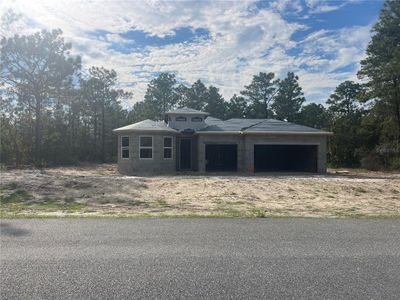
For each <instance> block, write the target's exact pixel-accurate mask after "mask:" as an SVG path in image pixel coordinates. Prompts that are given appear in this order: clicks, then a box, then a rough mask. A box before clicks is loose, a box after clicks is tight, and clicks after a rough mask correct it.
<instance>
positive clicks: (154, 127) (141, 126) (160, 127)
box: [113, 119, 177, 133]
mask: <svg viewBox="0 0 400 300" xmlns="http://www.w3.org/2000/svg"><path fill="white" fill-rule="evenodd" d="M113 131H114V132H121V131H166V132H174V133H177V131H176V130H174V129H172V128H170V127H168V126H167V125H166V124H165V123H164V122H163V121H157V122H156V121H152V120H148V119H147V120H144V121H141V122H137V123H134V124H130V125H127V126H124V127H120V128H117V129H114V130H113Z"/></svg>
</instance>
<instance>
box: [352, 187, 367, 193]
mask: <svg viewBox="0 0 400 300" xmlns="http://www.w3.org/2000/svg"><path fill="white" fill-rule="evenodd" d="M354 191H355V192H357V193H368V191H367V190H366V189H364V188H362V187H356V188H354Z"/></svg>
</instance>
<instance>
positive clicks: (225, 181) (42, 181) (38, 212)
mask: <svg viewBox="0 0 400 300" xmlns="http://www.w3.org/2000/svg"><path fill="white" fill-rule="evenodd" d="M0 192H1V216H2V217H13V216H14V217H15V216H65V215H68V216H232V217H268V216H274V217H280V216H293V217H400V173H386V172H385V173H384V172H368V171H362V170H347V171H346V170H329V172H328V174H326V175H302V174H296V175H293V174H292V175H290V174H274V175H272V174H258V175H255V176H251V175H249V176H244V175H239V176H238V175H234V174H208V175H207V176H205V175H192V174H190V175H189V174H186V175H176V176H154V177H133V176H122V175H120V174H118V172H117V170H116V166H115V165H110V164H104V165H88V166H81V167H60V168H48V169H43V170H37V169H34V170H8V171H2V172H1V182H0Z"/></svg>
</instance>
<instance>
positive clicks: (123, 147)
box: [121, 135, 131, 160]
mask: <svg viewBox="0 0 400 300" xmlns="http://www.w3.org/2000/svg"><path fill="white" fill-rule="evenodd" d="M123 138H128V146H122V139H123ZM130 145H131V139H130V138H129V135H121V159H124V160H127V159H130V158H131V150H130ZM122 150H128V153H129V155H128V157H123V156H122Z"/></svg>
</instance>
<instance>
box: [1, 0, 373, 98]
mask: <svg viewBox="0 0 400 300" xmlns="http://www.w3.org/2000/svg"><path fill="white" fill-rule="evenodd" d="M306 4H307V6H308V7H309V9H311V10H313V11H315V12H317V11H318V10H319V11H321V10H324V9H326V8H323V5H324V2H322V1H318V0H307V1H306ZM7 7H12V8H13V9H14V10H15V11H17V12H21V13H22V14H23V15H24V16H25V17H24V19H23V24H22V25H21V24H19V28H18V32H19V33H24V32H32V30H34V28H47V29H52V28H61V29H62V30H63V31H64V36H65V38H66V39H67V40H69V41H71V42H72V44H73V46H74V48H73V54H79V55H82V59H83V63H84V65H85V66H92V65H97V66H104V67H105V68H113V69H115V70H116V71H117V73H118V75H119V80H120V82H121V87H126V88H127V89H131V90H132V91H133V94H134V97H133V102H136V101H139V100H141V99H143V95H144V92H145V89H146V84H147V83H148V81H150V80H151V79H152V74H154V73H158V72H176V73H177V76H178V79H179V80H182V81H185V82H194V81H195V80H197V79H199V78H200V79H201V80H203V81H204V82H205V83H207V84H213V85H215V86H217V87H218V88H220V90H221V92H222V93H223V95H224V96H225V98H226V99H229V98H230V97H231V96H232V95H233V93H238V92H239V91H240V90H241V89H242V88H243V86H244V85H247V84H248V83H249V82H250V81H251V78H252V76H253V75H254V74H257V73H258V72H261V71H262V72H275V73H276V74H277V76H280V77H282V76H285V74H286V72H287V71H295V72H296V73H297V74H298V75H299V76H300V80H301V83H302V84H303V88H304V91H305V94H306V96H309V97H310V98H311V99H313V100H314V99H317V100H318V99H319V98H320V97H322V95H325V96H327V90H329V89H331V90H332V89H333V88H334V87H335V86H336V85H337V84H338V83H340V81H341V80H346V79H348V78H350V77H351V76H353V77H354V72H353V73H349V72H348V71H347V72H338V73H335V72H337V70H338V69H340V68H343V67H346V66H349V65H351V64H354V63H356V62H357V61H358V60H359V59H360V58H361V57H362V56H363V53H364V49H365V45H366V42H367V41H368V39H369V37H370V34H369V28H370V26H365V27H353V28H346V29H343V30H338V31H329V30H319V31H316V32H313V33H311V34H309V35H308V36H307V37H305V38H304V39H303V40H302V41H301V42H295V41H293V40H292V38H291V37H292V35H293V33H295V32H296V31H298V30H301V29H305V28H306V26H305V25H302V24H299V23H296V22H294V21H292V22H289V21H287V20H286V19H285V18H284V17H283V15H285V13H287V12H288V11H294V12H296V13H300V12H302V10H303V6H302V5H301V2H300V1H297V0H296V1H288V0H283V1H273V2H271V5H270V6H269V7H268V8H265V9H262V10H255V9H252V8H254V2H253V1H250V0H249V1H214V2H207V1H193V2H188V1H176V2H169V1H165V2H164V1H76V0H73V1H67V0H61V1H51V0H47V1H45V0H37V1H35V2H32V1H29V0H15V1H11V0H9V1H7V0H6V1H5V2H4V1H2V2H1V3H0V11H3V10H4V9H5V8H7ZM32 24H33V25H32ZM178 27H192V28H206V29H207V30H208V31H209V32H210V36H211V38H210V39H206V40H200V41H197V42H196V43H180V44H171V45H166V46H158V47H156V46H152V47H147V48H146V49H142V50H134V51H133V52H132V53H121V52H118V51H116V50H113V49H112V47H110V46H112V45H114V44H118V45H121V46H129V45H130V44H131V43H132V41H130V40H127V39H123V38H122V37H121V35H119V33H122V32H126V31H128V30H131V29H137V30H143V31H145V32H147V33H149V34H151V35H156V36H159V37H163V36H166V35H171V34H173V30H174V29H176V28H178ZM100 30H101V31H104V32H107V33H106V34H104V35H103V36H102V37H101V38H99V37H96V36H94V35H90V34H89V33H90V32H95V31H100ZM15 32H17V31H15ZM294 47H300V48H301V49H302V51H301V53H299V54H298V55H296V56H291V55H289V54H288V51H289V50H290V49H292V48H294ZM132 85H133V87H132Z"/></svg>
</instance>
